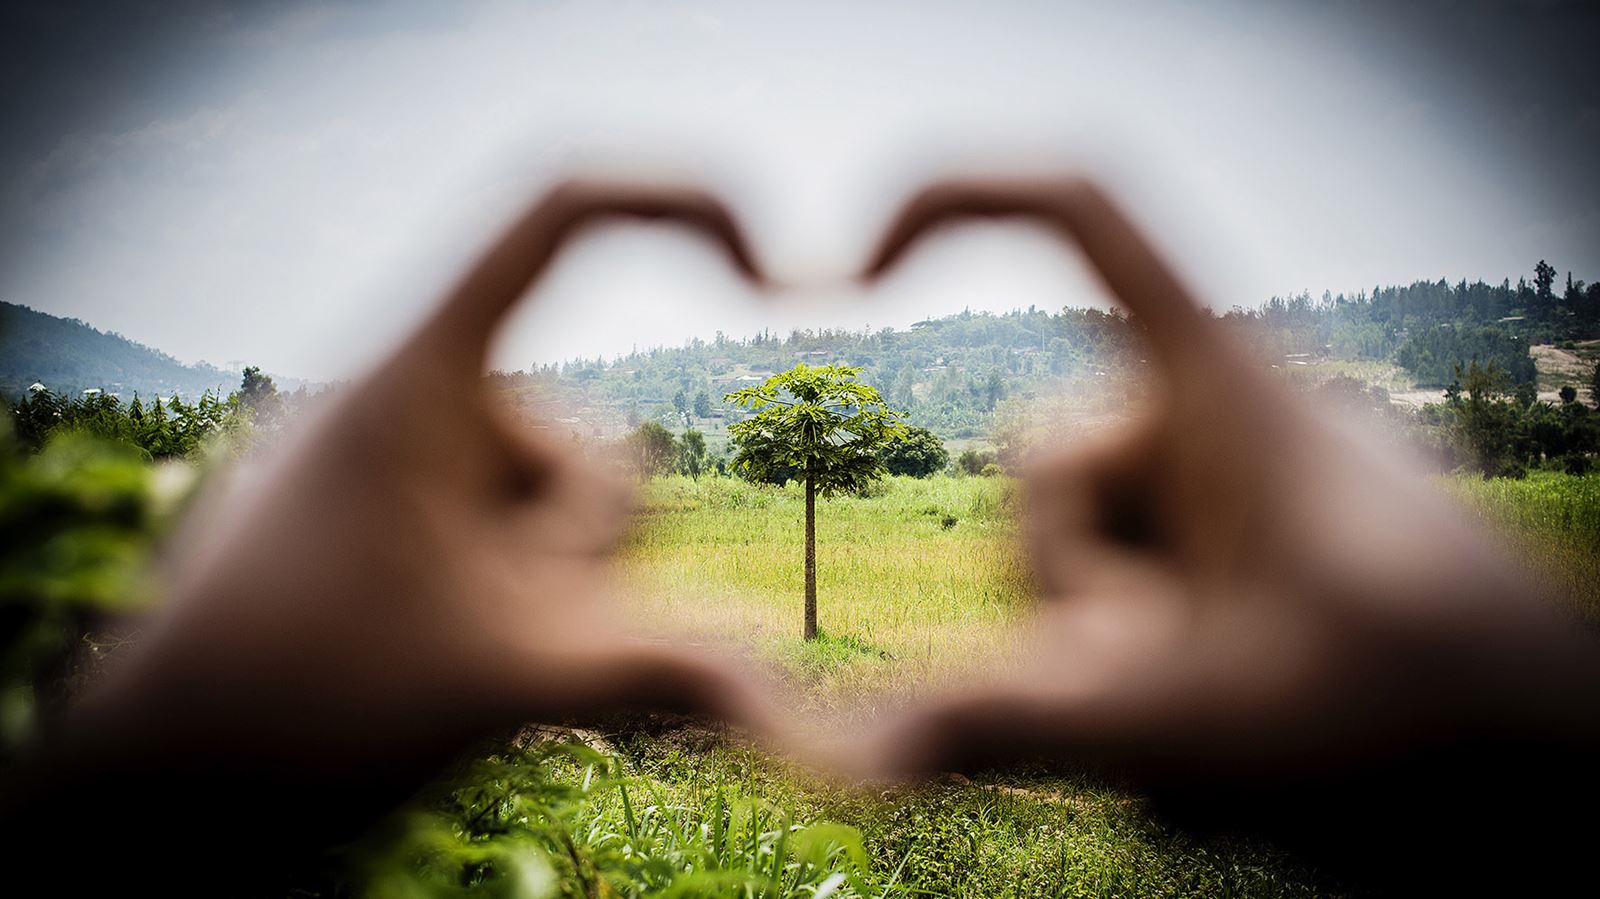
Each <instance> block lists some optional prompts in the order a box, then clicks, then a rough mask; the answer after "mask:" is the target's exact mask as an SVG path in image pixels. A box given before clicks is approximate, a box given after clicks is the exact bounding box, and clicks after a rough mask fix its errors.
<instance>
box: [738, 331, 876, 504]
mask: <svg viewBox="0 0 1600 899" xmlns="http://www.w3.org/2000/svg"><path fill="white" fill-rule="evenodd" d="M860 374H861V369H860V368H858V367H851V366H844V365H823V366H819V367H815V368H813V367H811V366H808V365H806V364H805V363H803V362H802V363H801V364H799V365H796V366H795V367H794V368H791V369H789V370H788V371H785V372H779V373H778V374H775V375H773V376H772V377H770V378H768V379H767V380H766V381H764V382H762V383H761V384H758V385H756V386H754V387H746V388H744V389H743V390H736V391H734V392H733V393H730V394H728V395H727V397H726V400H727V401H728V402H731V403H733V404H735V405H737V406H740V407H742V408H746V409H750V410H752V411H754V412H755V414H754V415H752V416H750V417H749V418H747V419H745V420H744V421H740V422H736V423H734V424H733V425H731V426H729V428H728V433H729V435H730V436H731V437H732V438H733V441H734V444H735V445H736V446H737V447H738V451H737V453H736V454H735V455H734V458H733V465H734V468H735V469H736V470H738V471H739V472H741V473H743V474H744V475H745V476H746V477H749V478H750V479H751V480H756V481H763V482H768V483H778V484H781V483H784V482H786V481H789V480H791V479H792V480H797V481H802V482H805V483H807V484H809V485H810V486H811V487H812V488H813V489H815V490H816V491H817V492H818V493H820V494H821V495H822V496H824V497H830V496H834V495H835V494H839V493H860V492H862V491H863V490H865V489H866V488H867V487H868V486H869V485H870V484H872V483H873V482H874V481H876V480H878V479H879V478H881V477H883V476H884V475H885V474H886V473H887V471H888V470H887V469H886V468H885V467H884V464H883V460H882V459H881V458H880V457H879V451H880V450H882V449H883V448H885V447H886V446H887V445H888V444H890V443H891V442H893V441H896V440H900V439H903V438H904V437H905V436H906V433H907V432H906V428H905V425H903V424H901V422H900V413H898V412H896V411H894V410H893V409H890V408H889V406H888V405H887V404H886V403H884V401H883V397H882V396H881V395H880V394H879V393H878V390H877V388H875V387H872V386H869V385H867V384H863V383H861V382H860V381H859V380H858V378H859V376H860Z"/></svg>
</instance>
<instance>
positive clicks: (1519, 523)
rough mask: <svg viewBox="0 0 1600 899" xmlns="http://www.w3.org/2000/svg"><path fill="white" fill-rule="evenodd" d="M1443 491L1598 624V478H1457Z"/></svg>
mask: <svg viewBox="0 0 1600 899" xmlns="http://www.w3.org/2000/svg"><path fill="white" fill-rule="evenodd" d="M1441 481H1442V483H1443V485H1444V487H1445V488H1446V489H1447V490H1448V491H1449V492H1450V493H1452V494H1454V495H1455V496H1456V498H1457V499H1459V500H1461V501H1462V504H1463V505H1464V506H1465V507H1466V508H1467V509H1468V510H1469V511H1470V512H1472V513H1473V514H1476V515H1478V516H1480V518H1481V519H1482V520H1483V521H1484V522H1485V523H1486V524H1488V525H1490V526H1492V527H1496V528H1499V529H1501V530H1502V531H1504V532H1506V533H1507V534H1508V535H1509V536H1510V538H1511V541H1512V545H1513V547H1514V548H1515V549H1516V551H1517V552H1518V553H1519V554H1520V555H1521V556H1522V558H1523V560H1524V561H1525V562H1526V563H1527V565H1528V566H1529V567H1530V568H1532V569H1533V570H1535V571H1537V572H1539V573H1540V574H1541V575H1543V576H1544V577H1545V578H1546V579H1547V580H1548V581H1550V582H1551V583H1552V584H1553V585H1554V586H1555V587H1556V589H1557V590H1559V591H1560V592H1561V593H1562V594H1563V596H1564V598H1565V599H1566V600H1568V601H1569V602H1571V603H1572V605H1573V606H1574V608H1575V609H1576V610H1577V611H1578V613H1579V614H1580V615H1582V616H1583V617H1584V618H1585V619H1586V620H1589V621H1592V622H1600V474H1588V475H1582V476H1579V475H1570V474H1563V473H1559V472H1552V471H1535V472H1530V473H1529V474H1528V476H1527V477H1525V478H1521V479H1511V478H1493V479H1488V480H1486V479H1484V478H1480V477H1476V476H1472V475H1457V476H1453V477H1448V478H1442V479H1441Z"/></svg>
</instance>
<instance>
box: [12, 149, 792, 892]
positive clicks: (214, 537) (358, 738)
mask: <svg viewBox="0 0 1600 899" xmlns="http://www.w3.org/2000/svg"><path fill="white" fill-rule="evenodd" d="M612 219H633V220H647V221H661V222H670V223H675V224H679V225H683V226H687V227H689V228H691V229H693V230H695V231H697V232H699V233H700V234H702V235H704V236H706V237H708V238H710V239H711V240H712V241H713V242H714V243H715V244H717V245H718V246H720V248H721V249H723V250H724V251H725V252H726V253H727V256H728V258H729V259H730V260H731V262H732V263H733V265H734V267H735V268H736V269H737V270H738V271H739V272H740V273H741V274H743V275H744V276H746V277H748V278H749V279H751V280H752V281H753V282H755V283H757V284H758V285H759V284H760V283H761V281H762V278H761V276H760V274H759V272H758V271H757V269H756V267H755V262H754V259H753V257H752V256H751V254H750V251H749V249H748V246H747V244H746V242H745V240H744V237H743V235H742V234H741V233H740V232H739V229H738V227H737V226H736V224H735V222H734V220H733V217H732V216H731V215H730V214H729V212H728V211H727V209H726V208H724V207H723V206H722V204H721V203H719V202H718V201H717V200H715V199H713V198H712V197H710V196H709V195H708V194H706V193H704V192H702V191H699V190H696V189H693V188H687V187H676V186H663V185H659V184H650V185H645V184H631V185H630V184H617V183H610V182H595V181H580V180H574V181H568V182H566V183H563V184H561V185H559V186H557V187H555V188H554V189H552V190H551V191H549V192H548V193H547V194H546V195H545V196H543V197H542V198H541V199H540V200H539V201H538V202H537V203H535V204H534V205H533V206H532V208H531V209H529V210H528V211H527V213H526V214H524V215H523V216H522V217H521V218H520V219H519V220H518V221H516V222H515V223H514V224H512V225H511V227H510V228H509V229H508V230H507V231H506V232H505V233H504V234H503V235H502V236H501V237H500V238H499V240H498V241H496V242H495V243H494V244H493V245H492V246H491V247H490V248H489V249H488V251H487V252H486V253H485V254H484V255H483V256H482V257H481V258H480V259H479V260H478V261H477V263H476V264H475V265H474V266H472V267H471V269H470V270H469V271H468V272H467V273H466V274H465V276H464V277H463V278H462V279H461V280H460V281H459V283H458V284H457V285H456V286H455V287H454V288H453V289H452V290H451V292H450V293H449V294H448V295H447V296H445V297H444V298H442V300H441V302H440V304H439V306H438V308H437V310H436V312H435V313H434V314H433V315H432V316H431V317H430V318H429V319H428V320H427V321H426V322H424V323H423V325H422V326H421V327H420V328H419V329H418V330H417V331H416V333H415V334H413V335H412V336H411V337H410V338H409V339H408V340H406V341H404V343H403V344H402V345H401V346H400V347H399V348H398V349H397V350H396V351H395V352H394V353H393V354H392V355H390V356H389V358H388V359H387V360H386V361H384V362H383V363H381V364H380V365H378V366H376V368H375V369H374V370H372V371H370V372H369V373H367V374H366V375H365V376H364V377H362V378H360V379H359V380H358V381H356V382H355V383H353V384H351V385H349V386H347V387H345V388H341V390H340V391H339V394H338V395H337V397H336V398H335V400H334V401H333V402H332V403H331V404H330V405H329V406H328V407H327V408H324V409H321V410H319V411H318V412H317V413H316V415H315V418H314V419H313V420H311V421H309V422H306V423H305V425H304V427H301V428H299V429H298V430H297V431H295V432H294V433H293V434H291V435H288V436H286V438H285V439H284V441H283V443H282V445H280V446H275V447H273V448H272V449H271V450H270V453H268V455H267V457H266V458H264V459H261V460H258V462H257V464H253V465H250V466H246V467H245V468H244V469H243V470H240V471H237V472H234V473H233V475H232V476H231V477H229V478H224V479H223V482H222V483H220V484H218V485H215V489H213V490H212V491H211V493H210V494H209V495H207V496H204V497H202V498H201V499H200V500H199V501H198V503H197V508H196V510H195V512H194V514H192V515H191V516H190V517H189V519H188V520H187V521H186V522H185V523H184V524H183V525H182V526H181V527H180V529H179V531H178V533H177V534H176V535H175V536H174V538H173V539H172V540H171V541H169V547H168V550H167V553H166V557H165V559H164V560H163V564H162V566H161V567H162V580H163V583H164V585H165V588H166V591H167V601H166V602H164V604H163V605H162V606H161V608H160V609H159V610H157V611H156V612H155V613H154V615H153V616H152V617H151V618H150V619H149V620H148V621H146V622H145V623H144V625H143V628H142V637H141V639H140V641H139V643H138V645H137V647H136V648H135V649H134V650H133V652H132V653H130V655H129V657H128V658H125V659H122V660H121V664H120V665H119V666H117V667H116V669H115V670H114V671H112V672H111V673H110V674H109V675H108V676H107V677H106V678H105V679H104V681H103V682H102V683H100V684H99V685H98V686H97V688H96V689H95V690H93V691H92V692H91V693H90V694H89V695H87V696H86V697H85V698H84V700H83V701H82V702H81V703H79V704H78V706H77V707H76V708H75V709H73V710H72V711H71V712H70V713H69V714H68V715H67V717H66V719H65V720H64V721H62V722H60V723H59V725H58V726H57V727H55V728H54V729H53V730H52V731H51V732H50V733H49V734H47V736H46V739H45V740H44V741H43V743H42V744H41V745H40V746H39V747H37V748H36V750H35V753H34V757H33V758H32V759H31V760H29V761H26V762H24V763H23V764H22V765H21V766H19V767H18V768H17V769H16V770H14V771H13V772H11V774H12V776H11V777H10V778H9V779H8V783H7V784H6V787H7V790H6V796H5V801H4V804H3V805H0V810H4V811H5V812H6V813H7V814H6V815H5V818H6V821H7V824H6V826H5V828H4V836H5V837H6V838H7V843H8V845H10V846H13V847H31V853H30V854H33V855H35V856H36V857H38V858H41V859H42V858H54V857H56V853H57V852H58V851H60V850H62V849H63V847H62V846H61V845H60V844H59V835H61V834H64V833H65V834H72V833H76V832H77V829H75V828H74V827H73V826H71V824H69V823H68V822H69V821H71V820H76V819H77V816H78V815H79V814H80V811H79V810H80V809H81V808H83V807H84V806H86V805H87V806H89V807H93V808H97V809H101V810H102V811H103V813H104V814H106V815H108V816H109V819H110V820H113V821H117V822H119V823H120V824H121V825H123V826H121V827H119V828H118V830H119V831H120V832H119V833H118V836H117V838H116V840H114V841H108V842H107V843H106V844H105V845H97V846H95V847H94V848H93V852H94V854H95V856H96V858H97V860H98V862H99V863H103V864H105V865H108V866H110V867H112V868H114V869H115V870H118V871H119V878H120V882H122V883H125V884H126V883H139V882H155V883H163V884H165V886H164V888H163V889H164V890H165V891H166V892H169V893H170V892H171V891H173V890H177V891H182V890H183V889H184V885H185V884H189V885H191V886H192V887H193V888H194V889H196V890H208V889H212V888H214V886H215V884H217V883H229V884H232V885H233V886H234V887H239V886H241V885H242V884H241V879H243V881H244V883H248V882H249V879H250V878H252V877H255V876H263V877H264V880H265V882H264V883H263V884H262V887H263V888H264V889H266V890H269V891H270V889H272V888H274V887H273V885H269V884H270V883H271V880H272V877H271V875H272V874H275V873H283V872H282V871H277V872H274V871H272V869H271V867H269V868H268V869H267V870H265V871H263V870H262V869H261V866H260V865H259V864H258V863H254V862H247V861H245V860H243V859H242V858H241V857H240V853H241V852H243V853H244V854H245V855H246V856H247V857H251V858H269V859H272V860H273V862H272V864H274V865H276V866H278V867H280V868H289V869H292V868H293V866H294V864H295V862H296V861H297V860H298V859H300V858H303V857H306V856H309V855H311V854H314V853H315V852H316V851H317V850H319V849H320V848H322V847H325V846H327V845H329V844H331V843H334V842H338V841H341V840H347V839H350V838H351V837H353V836H355V835H356V834H358V833H359V832H360V831H361V829H362V828H363V827H364V826H365V825H367V824H369V823H371V822H372V821H373V820H374V819H375V818H376V817H378V816H381V815H382V814H383V813H385V812H386V811H387V810H388V809H389V808H390V807H392V806H393V805H394V803H395V802H397V801H399V800H400V799H403V798H405V797H406V796H408V795H410V793H411V792H412V791H414V790H416V789H417V788H418V787H419V786H420V785H422V784H424V783H426V782H427V780H428V779H430V778H431V777H433V776H435V775H436V774H437V773H438V772H439V770H440V768H441V767H442V766H443V765H445V764H446V763H448V762H449V761H450V760H451V759H452V758H453V757H454V756H455V755H457V754H459V753H460V752H461V751H462V750H463V748H466V747H470V746H472V745H473V744H474V741H478V740H482V739H483V738H485V737H486V736H487V735H491V734H494V733H496V732H500V731H503V730H504V729H506V728H514V727H516V726H518V725H520V724H522V723H525V722H529V721H559V720H568V719H574V718H576V719H583V718H592V717H595V716H599V715H604V714H606V713H608V712H614V711H617V710H620V709H636V708H643V709H670V710H675V711H682V712H690V713H701V714H708V715H711V716H715V717H718V718H722V719H725V720H729V721H732V722H735V723H738V724H742V725H745V726H747V727H750V728H752V729H754V730H770V728H769V727H766V726H765V725H764V720H765V717H766V715H767V714H768V712H767V709H768V706H767V704H766V703H765V701H764V700H763V699H762V698H761V697H760V695H759V694H758V692H757V691H756V689H755V688H754V687H753V686H752V684H754V683H755V679H754V678H753V677H752V676H751V675H750V674H749V672H747V671H744V670H742V669H740V668H739V667H737V666H736V665H734V664H733V663H732V662H730V661H728V660H726V659H722V658H719V657H716V656H714V655H711V654H708V653H705V652H697V651H690V650H687V649H683V648H679V647H675V646H672V645H667V644H663V643H659V642H655V643H652V642H644V641H639V640H634V639H629V638H627V637H625V636H624V635H623V632H622V628H621V627H620V625H619V622H618V621H616V620H615V619H614V617H613V616H612V615H611V614H610V609H609V607H608V605H607V603H606V602H605V596H604V595H603V594H604V590H603V579H604V576H605V572H606V568H605V566H606V562H607V558H608V556H609V554H610V552H611V550H612V549H613V547H614V546H615V544H616V541H617V540H618V538H619V537H620V536H621V535H622V534H623V532H624V529H625V526H626V524H627V521H628V515H629V512H630V505H629V495H628V492H627V490H626V488H625V487H624V486H623V485H622V484H620V483H618V482H616V481H614V480H613V479H612V478H610V477H609V476H607V475H606V474H604V473H603V472H602V471H600V470H599V469H597V468H596V467H594V466H593V465H591V464H590V463H589V462H587V461H585V460H584V459H582V458H580V457H579V456H578V454H577V453H575V452H574V451H573V450H572V449H571V447H570V446H568V445H566V443H565V442H564V441H555V440H552V439H549V438H546V437H545V436H542V435H541V433H540V432H538V431H536V430H532V429H529V428H528V427H526V425H525V424H520V423H518V422H516V421H515V420H513V418H512V417H511V415H510V414H509V413H508V412H507V410H505V409H503V408H502V407H501V406H499V405H497V404H496V403H495V402H494V401H493V400H492V398H491V397H490V396H489V394H488V391H487V388H486V387H485V386H484V384H483V382H482V372H483V369H484V365H485V354H486V347H487V346H488V342H489V340H490V338H491V337H492V336H493V334H494V332H495V330H496V327H497V325H498V324H499V322H500V321H501V320H502V318H503V317H504V315H505V314H506V312H507V310H509V309H510V308H511V307H512V306H513V305H514V304H515V303H516V302H517V301H518V300H519V299H520V298H521V297H522V296H523V295H524V294H525V293H527V292H528V291H529V289H530V288H531V287H532V286H533V285H534V284H535V282H537V281H538V279H539V277H540V276H541V275H542V274H543V273H544V272H545V271H546V270H547V269H548V267H549V264H550V262H551V260H552V259H553V258H554V257H555V256H556V254H557V252H558V251H559V250H560V248H561V247H562V246H563V245H564V244H565V243H566V241H567V240H568V239H569V238H570V237H572V236H573V235H574V234H576V233H577V232H579V231H580V230H581V229H583V228H584V227H586V226H588V225H590V224H592V223H595V222H597V221H600V220H612ZM212 804H216V805H218V806H225V807H229V808H238V809H240V810H241V812H240V814H238V815H231V816H230V817H229V826H228V828H226V829H223V830H221V831H220V832H217V831H214V830H208V828H205V827H192V826H187V825H185V823H184V822H185V821H187V820H191V819H194V818H196V817H203V813H202V812H201V811H200V810H203V809H205V808H207V807H209V806H210V805H212ZM245 809H248V812H245V811H243V810H245ZM63 816H66V818H67V819H68V820H67V821H64V820H62V817H63ZM174 839H177V840H180V841H181V845H182V847H183V848H182V850H181V857H180V858H175V857H174V854H173V852H172V851H171V850H170V849H164V848H163V847H164V844H165V841H168V840H174ZM69 842H70V841H69ZM213 869H214V870H213ZM212 875H214V877H213V876H212ZM180 881H181V882H180ZM276 886H281V884H277V885H276Z"/></svg>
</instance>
